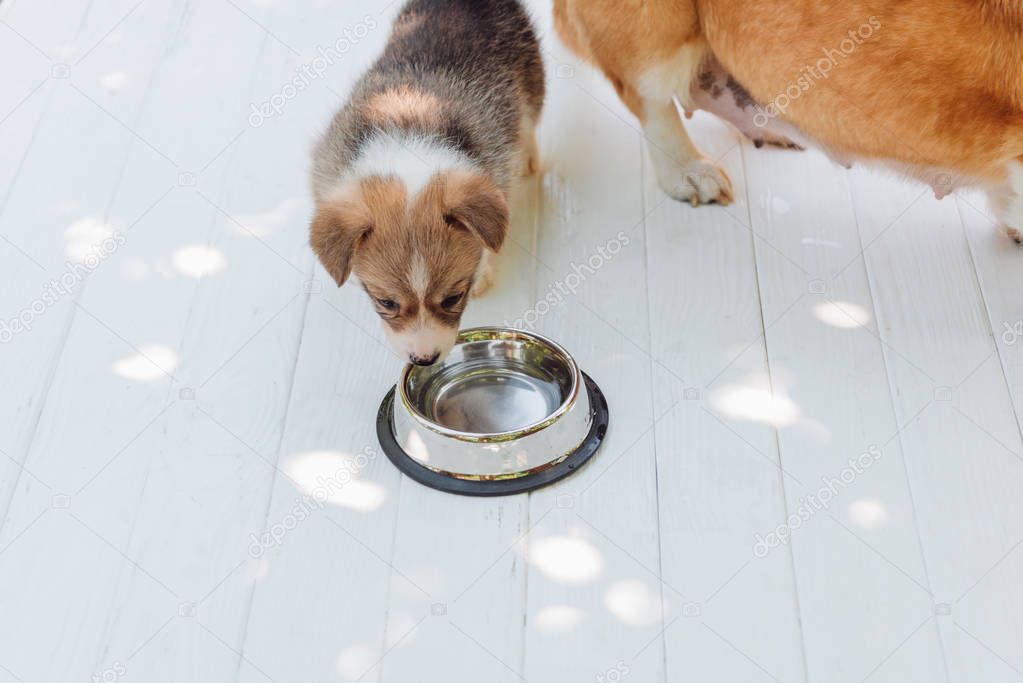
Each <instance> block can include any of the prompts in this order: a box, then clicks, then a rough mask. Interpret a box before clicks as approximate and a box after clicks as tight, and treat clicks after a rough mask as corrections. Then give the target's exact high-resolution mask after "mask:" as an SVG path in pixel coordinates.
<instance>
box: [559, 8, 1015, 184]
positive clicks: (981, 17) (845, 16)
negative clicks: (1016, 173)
mask: <svg viewBox="0 0 1023 683" xmlns="http://www.w3.org/2000/svg"><path fill="white" fill-rule="evenodd" d="M554 15H555V26H556V28H557V31H558V33H559V35H560V36H561V38H562V40H563V41H564V42H565V43H566V44H567V45H568V46H569V47H570V48H571V49H572V50H573V51H575V52H576V53H578V54H579V55H580V56H581V57H583V58H585V59H587V60H589V61H591V62H593V63H595V64H596V65H598V66H599V67H600V68H601V69H602V70H603V71H604V73H605V74H606V75H607V77H608V78H609V80H610V81H611V82H612V84H613V85H614V87H615V89H616V90H617V92H618V94H619V96H620V97H621V99H622V101H623V102H624V103H625V104H626V105H627V106H628V107H629V109H630V110H631V111H632V112H633V113H634V114H635V115H636V116H637V117H639V118H640V120H641V121H644V120H645V119H646V118H647V116H648V112H649V111H650V103H649V102H646V101H644V99H643V96H642V94H641V91H642V88H641V85H642V83H643V78H644V74H646V73H648V72H649V70H650V69H651V68H652V67H654V66H656V65H657V64H659V63H664V62H665V61H667V60H671V59H672V57H673V55H677V54H678V53H679V50H680V48H682V47H683V46H689V48H690V49H691V51H692V53H693V54H706V53H710V54H712V55H713V56H714V57H715V58H716V59H717V60H718V61H719V62H720V63H721V64H722V65H723V66H724V68H725V69H726V70H727V71H728V72H729V73H731V74H732V75H733V76H734V77H735V79H736V80H737V81H738V82H739V83H741V84H742V85H743V86H745V88H746V89H747V90H748V91H749V93H750V94H751V95H752V96H753V98H754V99H755V100H757V101H758V102H759V103H760V104H762V105H763V104H765V103H770V102H772V101H775V99H776V98H777V97H778V96H779V95H780V94H782V93H785V92H786V89H787V88H789V86H790V85H791V84H792V83H793V82H794V81H796V79H797V78H798V77H799V76H800V74H801V70H803V69H804V68H805V67H807V66H808V65H813V64H814V63H815V62H816V61H817V60H818V59H819V58H820V57H821V56H822V54H823V53H822V51H823V50H824V49H827V48H838V47H839V45H840V44H841V42H842V41H843V39H845V38H846V37H847V36H848V32H849V31H850V30H856V29H857V27H860V26H862V25H863V24H864V23H866V22H868V21H874V22H877V24H879V26H878V27H877V29H876V30H874V31H872V33H871V35H870V38H869V39H867V40H864V41H863V42H862V43H861V44H859V45H858V46H857V47H856V48H855V50H854V51H852V52H851V53H850V54H849V55H848V57H846V58H845V59H843V60H842V61H841V62H839V63H837V64H836V65H835V66H834V68H833V69H832V70H831V71H830V73H829V75H828V77H827V78H822V79H820V80H818V81H816V82H815V83H814V84H813V87H812V88H811V89H809V90H808V91H806V92H804V93H803V94H802V96H800V97H798V98H797V99H794V100H792V101H791V103H790V105H789V106H788V108H787V109H786V110H785V112H784V114H783V117H784V119H785V120H786V121H788V122H790V123H792V124H794V125H795V127H796V128H798V129H799V130H800V131H802V132H803V133H805V134H806V136H807V137H808V138H810V139H812V140H814V141H816V142H818V143H820V144H821V145H822V146H823V147H824V148H825V149H828V150H831V151H834V152H837V153H838V154H837V155H838V156H845V157H848V158H859V159H870V160H879V161H886V162H893V163H894V164H895V165H896V166H897V167H899V168H901V169H904V170H909V171H910V172H912V173H914V175H926V173H925V172H924V171H923V169H943V170H945V171H946V172H949V173H951V174H953V175H954V176H956V177H957V179H961V181H963V182H966V183H971V182H972V183H981V184H985V185H988V186H989V187H990V186H993V185H995V184H998V183H1004V182H1006V178H1007V165H1008V164H1009V163H1010V162H1013V161H1023V3H1020V2H1016V1H1015V0H917V1H915V2H904V1H902V0H869V1H868V0H758V1H757V2H735V0H664V1H661V2H656V1H655V2H647V1H643V0H555V2H554ZM676 94H677V95H678V97H679V98H680V100H682V102H683V104H684V103H685V101H686V97H687V95H688V92H676ZM682 135H683V136H684V135H685V133H684V129H683V132H682Z"/></svg>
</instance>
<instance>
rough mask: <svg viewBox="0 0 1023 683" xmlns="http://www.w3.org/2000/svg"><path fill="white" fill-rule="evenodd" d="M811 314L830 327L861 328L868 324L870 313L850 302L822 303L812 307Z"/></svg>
mask: <svg viewBox="0 0 1023 683" xmlns="http://www.w3.org/2000/svg"><path fill="white" fill-rule="evenodd" d="M813 314H814V315H815V316H816V317H817V319H818V320H820V321H821V322H822V323H824V324H825V325H831V326H832V327H843V328H853V327H863V326H864V325H867V324H868V323H869V322H870V319H871V318H870V313H868V312H867V311H866V309H864V308H863V307H862V306H860V305H858V304H854V303H852V302H850V301H822V302H820V303H819V304H817V305H816V306H814V307H813Z"/></svg>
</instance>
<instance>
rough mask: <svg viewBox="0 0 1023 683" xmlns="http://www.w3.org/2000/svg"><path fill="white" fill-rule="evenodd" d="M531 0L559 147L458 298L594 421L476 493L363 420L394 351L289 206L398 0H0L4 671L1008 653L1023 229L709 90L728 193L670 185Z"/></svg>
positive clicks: (977, 679)
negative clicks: (573, 394)
mask: <svg viewBox="0 0 1023 683" xmlns="http://www.w3.org/2000/svg"><path fill="white" fill-rule="evenodd" d="M535 4H536V15H537V18H538V21H539V23H540V24H541V26H542V32H543V33H544V45H545V51H546V53H547V59H548V68H549V76H550V78H549V86H550V88H549V89H550V94H549V106H548V108H547V111H546V114H545V118H544V122H543V126H542V140H541V143H542V148H543V153H544V156H545V159H546V163H547V165H548V170H547V172H546V174H545V175H544V177H543V178H542V180H537V181H535V182H532V183H530V184H527V185H524V186H523V187H522V188H521V190H520V192H519V197H518V198H517V201H516V210H517V217H516V220H515V226H514V231H513V238H512V241H511V244H510V245H509V246H508V247H507V248H506V250H505V251H504V253H503V254H502V255H501V257H500V260H499V262H498V266H499V284H498V285H497V287H496V289H495V290H493V291H492V292H491V293H490V294H489V295H488V296H487V297H486V298H485V299H483V300H481V301H479V302H477V303H475V304H474V305H472V306H471V308H470V312H469V314H468V320H467V321H466V322H467V324H479V323H502V322H505V321H507V322H514V321H516V320H517V319H520V318H525V319H527V320H529V321H531V322H533V323H534V325H535V328H536V329H537V330H539V331H541V332H542V333H544V334H547V335H550V336H552V337H553V338H554V339H556V340H558V341H560V342H562V343H563V344H564V345H565V346H566V347H568V348H569V349H570V350H571V351H572V352H573V353H574V354H575V355H576V356H577V357H578V359H579V360H580V363H581V364H582V366H583V367H584V369H585V370H586V371H587V372H589V373H590V374H591V375H593V377H595V378H596V379H597V381H598V382H599V383H600V385H601V386H602V388H603V389H604V391H605V393H606V394H607V397H608V400H609V402H610V407H611V413H612V425H611V430H610V432H609V434H608V438H607V440H606V441H605V443H604V446H603V448H602V449H601V451H600V452H599V454H598V456H597V457H596V458H595V459H594V461H593V462H592V463H591V464H589V465H588V466H587V467H586V468H585V469H584V470H583V471H581V472H580V473H578V474H577V475H576V476H575V477H574V478H571V479H569V480H567V481H564V482H563V483H561V484H559V485H557V486H555V487H552V488H549V489H546V490H542V491H538V492H536V493H534V494H532V495H529V496H517V497H512V498H499V499H466V498H459V497H455V496H450V495H444V494H440V493H437V492H434V491H431V490H428V489H425V488H423V487H421V486H419V485H417V484H415V483H413V482H411V481H409V480H407V479H403V478H402V477H401V476H400V475H399V474H398V472H397V471H396V470H395V469H394V468H393V467H392V466H391V465H390V463H389V462H388V461H387V459H386V458H385V457H383V456H382V455H378V451H377V450H376V449H377V445H376V438H375V432H374V425H373V420H374V416H375V413H376V409H377V405H378V403H379V400H380V398H381V397H382V396H383V394H384V392H385V391H386V390H387V389H388V387H389V385H390V384H391V383H392V382H393V380H394V378H395V377H396V374H397V373H398V370H399V368H400V361H399V359H397V358H396V357H395V356H393V355H392V354H391V353H390V352H389V351H388V349H387V347H386V346H385V345H384V340H383V335H382V331H381V330H380V326H379V324H378V323H377V321H376V320H375V316H374V315H373V313H372V312H371V310H370V307H369V306H368V305H367V304H366V303H365V301H364V300H363V299H364V295H363V294H362V293H361V292H360V291H358V289H357V288H355V287H346V288H343V289H340V290H339V289H337V288H335V287H333V286H332V284H331V283H330V281H329V278H328V277H327V276H326V274H325V273H324V272H323V271H322V270H321V269H320V267H319V266H318V265H317V264H316V263H315V262H314V259H313V257H312V254H311V253H310V251H309V249H308V247H307V246H306V230H307V220H308V217H309V215H310V202H309V198H308V192H307V187H306V168H307V154H308V149H309V146H310V144H311V142H312V140H313V139H314V137H315V135H316V134H317V133H318V132H319V131H320V130H321V128H322V127H323V125H324V124H325V122H326V121H327V119H328V117H329V116H330V114H331V112H332V111H333V110H334V109H335V108H336V107H337V106H338V103H339V100H340V99H341V98H342V97H343V95H344V93H345V92H346V90H347V88H348V86H349V84H350V83H351V81H352V80H353V79H354V78H355V77H356V76H357V75H358V73H359V72H360V71H361V69H362V68H364V67H365V66H366V65H368V64H369V63H370V61H371V60H372V59H373V57H374V56H375V55H376V54H377V52H378V51H379V49H380V47H381V45H382V43H383V41H384V40H385V38H386V35H387V25H388V22H389V19H390V17H391V16H393V14H394V13H395V12H396V11H397V5H396V4H394V3H390V4H388V3H387V0H367V1H366V2H353V1H347V0H343V1H337V0H303V1H302V2H298V1H289V2H284V1H283V0H202V2H199V1H197V0H192V1H191V2H188V1H186V0H141V2H140V1H139V0H104V1H102V2H100V1H99V0H91V1H90V0H75V1H74V2H67V1H66V0H64V1H62V2H57V1H56V0H6V1H4V2H3V4H2V5H0V61H2V63H3V64H4V68H3V70H2V76H0V79H2V81H0V82H2V88H0V342H2V343H0V386H2V387H3V391H2V393H0V425H2V426H0V520H2V527H0V683H11V682H14V681H18V682H21V683H36V682H39V683H43V682H59V683H65V682H71V681H103V682H104V683H112V682H113V681H119V680H122V679H123V680H124V681H145V682H147V683H157V682H161V681H173V682H175V683H179V682H181V681H190V682H198V681H209V682H217V683H223V682H225V681H230V682H245V683H248V682H255V681H272V682H276V683H288V682H301V683H310V682H320V681H349V682H353V681H390V682H396V683H398V682H400V683H404V682H408V681H474V682H475V681H488V682H497V681H501V682H505V681H508V682H510V681H517V680H520V679H521V680H525V681H529V682H530V683H541V682H546V681H550V682H558V683H563V682H566V681H597V682H598V683H601V682H605V681H606V682H608V683H618V681H635V682H636V683H648V682H649V683H656V682H667V681H672V682H675V681H722V682H729V683H733V682H738V681H742V682H747V681H749V682H759V681H763V682H767V681H777V682H779V683H797V682H801V681H805V682H809V681H813V682H820V683H846V682H852V683H862V682H863V681H874V682H880V681H891V682H893V683H917V682H919V683H935V682H942V681H947V682H950V683H951V682H954V683H986V682H996V683H1002V682H1005V683H1009V682H1016V683H1019V682H1020V681H1023V549H1021V547H1020V545H1021V542H1023V495H1021V493H1020V492H1021V491H1023V441H1021V436H1020V417H1021V415H1020V411H1021V409H1023V343H1017V342H1018V341H1020V340H1023V299H1021V296H1020V293H1021V292H1023V252H1020V250H1018V249H1016V248H1014V247H1013V246H1012V245H1011V244H1010V242H1009V240H1008V239H1007V238H1005V237H1003V236H1002V235H1000V234H999V233H998V232H997V231H996V229H995V228H994V226H993V221H992V219H991V218H990V217H989V215H988V214H987V209H986V206H985V204H984V203H983V201H982V200H981V199H980V198H978V197H975V196H972V195H959V196H956V197H954V198H948V199H945V200H944V201H942V202H938V201H936V200H935V199H933V197H932V196H931V193H930V191H929V190H927V189H925V188H924V187H922V186H917V185H911V184H907V183H903V182H902V181H900V180H898V179H895V178H892V177H887V176H882V175H877V174H872V173H869V172H867V171H864V170H862V169H855V170H853V171H845V170H843V169H841V168H838V167H836V166H834V165H832V164H831V163H829V162H828V161H826V160H824V159H823V158H822V157H821V156H820V155H819V154H817V153H813V152H807V153H794V152H782V151H767V150H756V149H754V148H753V147H752V145H750V144H748V143H747V142H745V141H743V140H740V139H739V138H738V136H737V135H736V134H735V133H733V132H731V131H730V130H728V129H727V128H725V126H724V125H722V124H720V123H718V122H716V121H714V120H711V119H708V118H701V117H699V116H698V117H697V118H696V119H695V120H694V121H693V122H692V126H691V128H692V129H693V131H694V137H695V138H696V140H697V141H698V142H699V144H700V145H701V146H702V147H703V148H704V149H705V150H706V151H707V152H708V153H709V154H711V155H713V156H714V157H717V158H719V159H720V160H721V161H722V163H723V164H724V166H725V167H726V168H727V170H728V171H729V173H730V174H731V176H732V178H733V180H734V182H735V185H736V197H737V200H736V203H735V204H733V205H732V206H729V207H727V208H722V207H703V208H699V209H693V208H691V207H689V206H687V205H680V204H678V203H675V202H672V201H671V200H667V199H666V198H665V196H664V195H663V194H661V193H660V191H659V190H658V188H657V187H656V184H655V183H654V182H653V179H652V171H651V168H650V166H649V163H648V161H647V160H646V159H645V158H644V153H643V150H642V146H641V140H640V135H639V133H638V132H637V130H636V128H635V122H634V121H633V120H632V119H631V117H630V116H628V114H627V112H626V111H625V110H624V108H623V107H622V106H621V105H620V104H619V103H618V101H617V100H616V98H615V96H614V94H613V92H612V90H611V89H610V87H608V86H607V85H606V84H605V83H604V82H603V80H602V79H601V78H600V77H599V76H597V75H596V74H595V73H593V72H592V71H591V70H589V69H587V68H585V67H583V66H582V65H580V64H579V63H578V62H577V61H575V60H574V59H573V58H571V57H570V56H569V55H568V54H567V53H566V51H565V50H564V49H563V48H561V47H560V46H559V45H557V43H556V41H555V39H554V38H553V36H552V35H551V31H550V20H549V8H548V7H547V6H546V3H545V2H540V1H539V0H537V2H536V3H535ZM321 48H322V49H323V51H321ZM331 50H334V51H331ZM303 68H304V69H305V70H304V71H297V69H303ZM296 83H297V85H296ZM298 85H301V86H302V87H301V89H299V87H298ZM263 103H271V105H272V106H273V107H274V108H275V109H276V111H274V110H271V109H266V108H263V109H262V111H261V107H262V105H263ZM104 240H106V241H104ZM601 249H604V252H605V253H608V254H609V253H611V252H612V251H614V252H616V253H615V254H614V255H613V256H610V257H604V256H602V255H601V252H600V250H601ZM590 268H592V270H590ZM559 286H561V287H566V288H571V289H573V290H574V293H572V294H570V295H569V296H567V297H565V298H564V300H563V301H561V302H560V303H559V304H558V305H556V306H553V307H551V306H547V305H539V306H538V305H537V303H536V302H538V301H541V300H544V298H545V296H546V294H547V293H548V292H549V291H551V288H557V287H559ZM850 461H851V463H852V464H850ZM787 519H790V524H791V533H790V534H786V533H785V532H786V531H787V530H788V529H786V527H784V526H780V525H785V524H786V523H787V522H786V520H787ZM779 531H780V533H781V536H784V540H781V538H780V536H779V535H778V533H779ZM772 546H773V547H772Z"/></svg>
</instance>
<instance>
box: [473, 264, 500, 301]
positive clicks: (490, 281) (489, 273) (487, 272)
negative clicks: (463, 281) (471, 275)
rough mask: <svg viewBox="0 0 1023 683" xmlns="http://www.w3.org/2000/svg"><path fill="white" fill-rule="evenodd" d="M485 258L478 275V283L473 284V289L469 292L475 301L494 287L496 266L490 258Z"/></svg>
mask: <svg viewBox="0 0 1023 683" xmlns="http://www.w3.org/2000/svg"><path fill="white" fill-rule="evenodd" d="M484 258H485V261H484V262H482V263H481V264H480V269H479V271H478V272H477V273H476V281H475V282H473V283H472V289H470V290H469V296H470V297H472V298H473V299H477V298H479V297H481V296H483V295H484V294H486V293H487V290H488V289H490V288H491V287H493V286H494V264H493V263H491V261H490V259H489V258H487V257H484Z"/></svg>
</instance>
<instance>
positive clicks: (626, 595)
mask: <svg viewBox="0 0 1023 683" xmlns="http://www.w3.org/2000/svg"><path fill="white" fill-rule="evenodd" d="M604 606H605V607H607V609H608V611H610V612H611V614H613V615H615V616H616V617H618V619H620V620H621V621H623V622H625V623H626V624H629V625H630V626H647V625H649V624H653V623H656V622H658V621H660V619H661V598H660V596H659V595H658V594H657V593H655V592H654V591H652V590H650V587H649V586H647V585H646V584H645V583H643V582H642V581H640V580H638V579H629V580H625V581H616V582H615V583H613V584H611V587H610V588H609V589H608V590H607V593H605V594H604Z"/></svg>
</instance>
